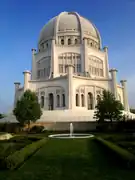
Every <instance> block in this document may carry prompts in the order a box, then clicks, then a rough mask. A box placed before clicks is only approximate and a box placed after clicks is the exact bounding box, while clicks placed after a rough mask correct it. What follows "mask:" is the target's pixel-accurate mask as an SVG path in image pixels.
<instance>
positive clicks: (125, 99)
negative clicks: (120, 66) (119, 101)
mask: <svg viewBox="0 0 135 180" xmlns="http://www.w3.org/2000/svg"><path fill="white" fill-rule="evenodd" d="M120 82H121V85H122V87H123V105H124V110H125V111H129V104H128V93H127V81H126V80H121V81H120Z"/></svg>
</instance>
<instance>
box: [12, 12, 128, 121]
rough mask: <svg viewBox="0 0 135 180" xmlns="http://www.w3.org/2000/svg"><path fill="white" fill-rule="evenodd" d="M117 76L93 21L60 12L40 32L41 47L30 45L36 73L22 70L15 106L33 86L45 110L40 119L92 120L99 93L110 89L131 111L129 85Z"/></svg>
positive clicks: (76, 14) (16, 88) (16, 90)
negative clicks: (109, 63) (21, 80)
mask: <svg viewBox="0 0 135 180" xmlns="http://www.w3.org/2000/svg"><path fill="white" fill-rule="evenodd" d="M116 76H117V70H116V69H111V70H110V69H109V65H108V48H107V47H104V48H102V41H101V37H100V34H99V32H98V30H97V29H96V27H95V25H94V24H92V23H91V22H90V21H89V20H87V19H85V18H84V17H82V16H80V15H79V14H78V13H76V12H62V13H60V14H59V15H58V16H56V17H54V18H52V19H51V20H50V21H49V22H48V23H47V24H46V25H45V26H44V27H43V29H42V30H41V32H40V37H39V42H38V49H37V50H36V49H32V71H31V72H30V71H25V72H24V86H23V87H20V83H17V82H16V83H15V103H14V105H15V104H16V101H17V99H19V98H20V97H21V95H22V94H23V92H24V91H25V90H27V89H31V90H32V91H35V92H36V93H37V96H38V99H39V103H40V104H41V107H42V109H43V115H42V118H41V121H47V120H52V121H57V120H58V121H61V120H62V119H63V121H64V120H69V121H71V120H80V118H81V121H83V120H86V121H89V120H93V112H94V107H95V105H96V103H97V97H98V96H99V95H100V93H101V92H102V90H103V89H106V90H110V91H111V92H113V93H114V95H115V97H116V99H118V100H120V101H121V102H122V104H123V105H124V108H125V111H127V112H128V111H129V104H128V96H127V87H126V86H127V83H126V80H122V81H121V85H120V84H118V83H117V79H116ZM58 117H59V118H58ZM49 118H50V119H49Z"/></svg>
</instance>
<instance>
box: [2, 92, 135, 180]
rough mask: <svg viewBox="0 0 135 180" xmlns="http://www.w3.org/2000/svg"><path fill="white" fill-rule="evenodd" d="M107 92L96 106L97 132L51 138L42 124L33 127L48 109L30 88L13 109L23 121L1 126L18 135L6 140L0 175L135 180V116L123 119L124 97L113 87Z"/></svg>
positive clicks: (9, 178) (16, 179)
mask: <svg viewBox="0 0 135 180" xmlns="http://www.w3.org/2000/svg"><path fill="white" fill-rule="evenodd" d="M103 96H104V98H103V99H98V104H97V107H96V111H95V117H96V118H97V119H98V126H97V129H96V131H95V132H92V133H93V134H94V135H95V136H94V137H92V138H87V139H65V140H64V139H53V138H48V134H49V133H50V132H48V131H44V127H42V126H38V127H37V126H30V125H31V124H32V123H34V122H35V121H36V120H37V119H39V118H40V116H41V114H42V111H41V109H40V106H39V104H38V102H37V98H36V96H35V94H34V93H33V92H32V93H31V92H30V91H26V92H25V93H24V96H22V99H21V100H20V101H18V102H17V107H16V108H15V109H14V111H13V112H14V114H15V115H16V118H17V119H18V121H19V124H14V125H13V124H1V125H0V131H4V132H6V133H11V134H12V137H11V138H10V139H8V140H0V179H5V180H28V179H31V180H41V179H47V180H63V179H64V180H66V179H67V180H68V179H72V180H76V179H78V180H84V179H86V180H87V179H94V180H135V171H134V169H135V134H134V132H135V121H134V120H132V121H130V120H129V121H124V120H122V113H121V111H120V110H121V109H122V108H123V107H122V105H121V104H120V102H118V101H116V100H115V99H114V97H113V95H112V94H110V93H109V92H104V94H103ZM22 102H23V103H22ZM24 105H25V106H26V108H24ZM29 108H30V109H29ZM21 109H23V111H21ZM106 118H108V119H109V120H110V121H108V122H105V121H104V119H106ZM29 119H31V121H30V120H29ZM113 119H117V120H118V121H115V123H113ZM26 125H28V126H27V127H28V128H24V127H26ZM51 133H52V132H51ZM90 133H91V132H90ZM2 134H3V133H1V134H0V135H2Z"/></svg>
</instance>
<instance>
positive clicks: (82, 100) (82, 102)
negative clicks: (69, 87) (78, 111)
mask: <svg viewBox="0 0 135 180" xmlns="http://www.w3.org/2000/svg"><path fill="white" fill-rule="evenodd" d="M81 104H82V107H84V95H83V94H82V95H81Z"/></svg>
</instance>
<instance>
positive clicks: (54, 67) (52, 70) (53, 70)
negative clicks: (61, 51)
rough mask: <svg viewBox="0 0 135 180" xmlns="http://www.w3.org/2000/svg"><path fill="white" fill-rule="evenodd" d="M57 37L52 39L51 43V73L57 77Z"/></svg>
mask: <svg viewBox="0 0 135 180" xmlns="http://www.w3.org/2000/svg"><path fill="white" fill-rule="evenodd" d="M55 59H56V58H55V39H52V44H51V70H50V74H51V75H52V74H53V77H56V70H57V69H56V68H57V66H55V63H56V62H55Z"/></svg>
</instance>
